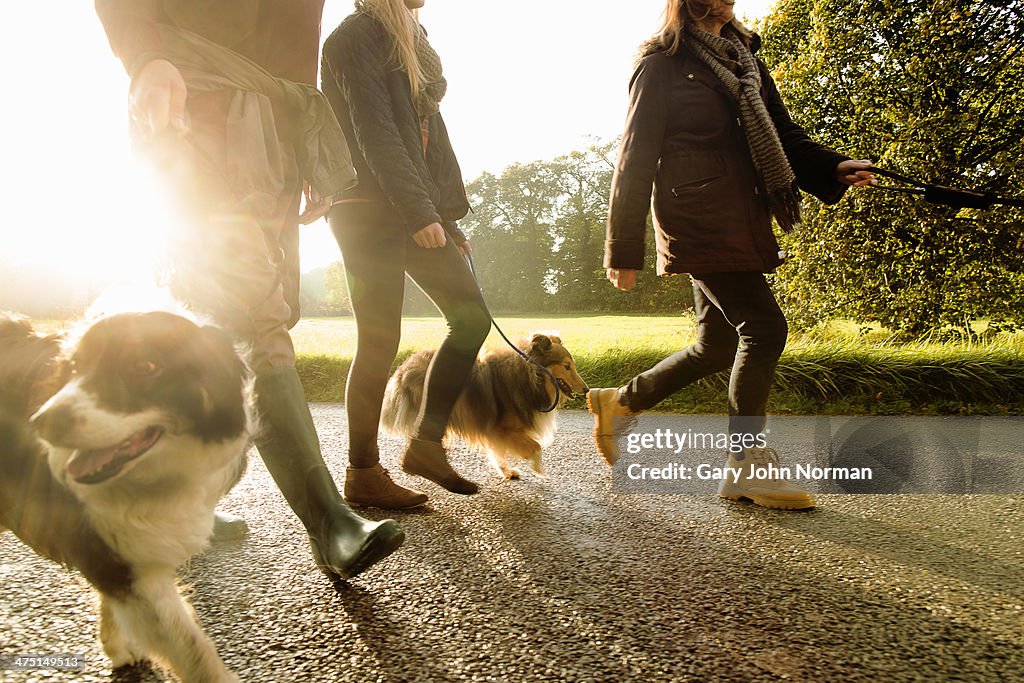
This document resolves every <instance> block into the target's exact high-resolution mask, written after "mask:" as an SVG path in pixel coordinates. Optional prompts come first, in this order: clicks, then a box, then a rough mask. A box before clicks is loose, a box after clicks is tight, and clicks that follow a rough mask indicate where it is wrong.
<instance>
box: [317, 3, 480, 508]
mask: <svg viewBox="0 0 1024 683" xmlns="http://www.w3.org/2000/svg"><path fill="white" fill-rule="evenodd" d="M423 4H424V3H423V0H358V1H357V2H356V5H355V12H354V13H353V14H351V15H349V16H348V17H347V18H346V19H345V20H344V21H343V22H342V23H341V25H340V26H338V28H337V29H336V30H335V31H334V32H333V33H332V34H331V35H330V37H328V39H327V41H326V43H325V44H324V50H323V60H322V68H321V78H322V87H323V91H324V93H325V94H326V95H327V98H328V100H329V101H330V102H331V105H332V106H333V107H334V110H335V113H336V114H337V116H338V120H339V121H340V122H341V125H342V128H344V130H345V135H346V137H347V138H348V140H349V143H350V148H351V151H352V156H353V161H354V165H355V169H356V174H357V176H358V178H359V182H358V185H357V186H356V187H355V189H354V190H352V191H350V192H347V193H345V194H343V195H342V197H341V198H340V199H338V200H336V203H335V205H334V207H333V209H332V210H331V213H330V216H329V220H330V224H331V230H332V231H333V232H334V236H335V238H336V239H337V240H338V245H339V247H340V248H341V253H342V256H343V259H344V262H345V272H346V277H347V281H348V288H349V296H350V298H351V302H352V312H353V314H354V315H355V319H356V327H357V336H358V341H357V348H356V355H355V358H354V360H353V362H352V367H351V371H350V372H349V377H348V385H347V388H346V392H345V407H346V410H347V412H348V425H349V464H350V467H349V469H348V473H347V476H346V480H345V498H346V499H347V500H348V501H349V502H351V503H353V504H360V505H369V506H375V507H382V508H393V509H402V508H410V507H416V506H419V505H422V504H423V503H425V502H426V500H427V496H426V495H425V494H423V493H422V492H419V491H415V490H412V489H408V488H405V487H403V486H400V485H398V484H397V483H395V482H394V481H392V480H391V478H390V476H389V475H388V473H387V471H386V470H385V469H384V468H383V467H381V465H380V458H379V451H378V446H377V431H378V423H379V421H380V415H381V404H382V401H383V398H384V391H385V388H386V386H387V381H388V373H389V371H390V368H391V364H392V362H393V361H394V359H395V356H396V354H397V352H398V342H399V338H400V336H401V325H402V300H403V296H404V291H405V289H404V288H405V276H406V274H407V273H408V275H409V277H410V278H412V280H413V281H414V282H415V283H416V284H417V285H418V286H419V287H420V289H422V290H423V291H424V292H425V293H426V294H427V296H429V297H430V299H431V300H432V301H433V302H434V304H435V305H436V306H437V307H438V309H439V310H440V311H441V313H442V314H444V317H445V319H446V321H447V323H448V335H447V336H446V337H445V340H444V343H442V344H441V347H440V348H439V349H438V351H437V353H436V354H435V355H434V358H433V360H432V361H431V364H430V367H429V369H428V371H427V377H426V384H425V388H424V399H423V401H422V406H421V409H420V414H419V416H418V421H417V424H418V427H417V430H416V433H415V437H414V438H412V439H411V440H410V441H409V444H408V447H407V448H406V450H405V452H404V454H403V455H402V456H401V461H400V466H401V468H402V470H404V471H405V472H407V473H409V474H414V475H418V476H420V477H423V478H425V479H428V480H430V481H433V482H435V483H436V484H438V485H440V486H442V487H444V488H445V489H447V490H449V491H452V492H454V493H460V494H473V493H476V492H477V485H476V484H475V483H474V482H472V481H469V480H467V479H465V478H464V477H462V476H461V475H460V474H459V473H458V472H456V471H455V470H454V469H453V468H452V466H451V465H450V464H449V462H448V455H447V453H446V451H445V449H444V447H443V446H442V444H441V440H442V437H443V436H444V433H445V430H446V429H447V425H448V419H449V416H450V415H451V412H452V408H453V406H454V405H455V401H456V400H457V399H458V397H459V394H460V393H461V392H462V390H463V388H464V387H465V386H466V383H467V382H468V380H469V375H470V372H471V371H472V368H473V365H474V363H475V362H476V357H477V353H478V352H479V350H480V346H481V345H482V344H483V342H484V339H485V338H486V336H487V333H488V331H489V330H490V325H491V322H490V315H489V314H488V312H487V308H486V306H485V304H484V302H483V298H482V296H481V294H480V289H479V288H478V287H477V285H476V282H475V280H474V278H473V275H472V273H471V271H470V269H469V267H468V265H467V263H466V260H465V256H466V255H468V253H469V244H468V242H467V241H466V238H465V236H464V235H463V234H462V233H461V232H460V231H459V229H458V227H456V221H457V220H458V219H460V218H462V217H463V216H465V215H466V213H467V212H468V211H469V201H468V200H467V198H466V190H465V188H464V187H463V182H462V172H461V170H460V168H459V163H458V161H457V160H456V158H455V153H454V152H453V151H452V146H451V142H450V141H449V138H448V132H447V130H446V128H445V124H444V120H443V119H442V118H441V114H440V110H439V108H440V102H441V99H442V98H443V97H444V94H445V91H446V89H447V82H446V81H445V78H444V75H443V72H442V69H441V61H440V59H439V58H438V55H437V53H436V52H435V51H434V49H433V48H432V47H431V45H430V42H429V41H428V39H427V34H426V32H425V31H424V29H423V27H422V26H420V24H419V21H418V17H417V12H416V10H418V9H419V8H420V7H422V6H423Z"/></svg>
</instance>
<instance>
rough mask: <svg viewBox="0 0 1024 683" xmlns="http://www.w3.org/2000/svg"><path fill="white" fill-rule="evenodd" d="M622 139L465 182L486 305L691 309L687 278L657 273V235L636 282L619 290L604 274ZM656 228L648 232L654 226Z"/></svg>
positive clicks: (468, 228) (468, 227) (466, 224)
mask: <svg viewBox="0 0 1024 683" xmlns="http://www.w3.org/2000/svg"><path fill="white" fill-rule="evenodd" d="M615 147H616V143H614V142H610V143H604V144H598V145H593V146H591V147H590V148H589V149H587V150H584V151H578V152H573V153H571V154H568V155H566V156H562V157H559V158H557V159H555V160H553V161H538V162H533V163H529V164H516V165H514V166H510V167H509V168H507V169H505V171H504V172H503V173H502V174H501V175H498V176H496V175H493V174H490V173H485V174H483V175H482V176H480V177H479V178H477V179H476V180H475V181H473V182H472V183H470V184H469V186H468V187H467V190H468V193H469V197H470V203H471V204H472V206H473V213H472V214H471V215H470V216H467V217H466V218H465V219H464V220H463V221H462V228H463V230H464V231H465V232H466V234H467V236H469V238H470V239H471V241H472V244H473V249H474V252H473V253H474V259H475V262H476V267H477V273H478V276H479V278H480V282H481V284H482V286H483V289H484V294H485V296H486V298H487V302H488V304H489V305H490V306H491V308H492V309H494V310H495V311H500V312H506V313H511V312H537V311H552V312H569V311H609V312H612V311H616V312H622V311H675V310H680V309H681V308H684V307H687V306H690V305H692V301H693V299H692V294H691V293H690V290H689V286H688V282H687V281H686V279H685V278H669V279H666V278H658V277H657V276H656V275H655V274H654V269H653V253H654V248H653V240H652V239H651V236H650V234H649V235H648V238H649V241H650V242H651V243H649V244H648V250H647V251H648V256H649V259H648V261H649V264H648V265H649V267H648V268H647V269H645V270H644V271H642V272H641V274H640V277H639V279H638V287H637V289H636V290H635V291H634V292H630V293H628V294H625V293H622V292H618V291H617V290H615V289H614V288H613V287H612V286H611V285H610V284H609V283H608V281H607V280H606V279H605V273H604V269H603V268H602V265H601V264H602V259H603V254H604V240H605V222H606V220H607V214H608V196H609V192H610V189H611V177H612V168H613V166H612V162H611V161H610V160H609V156H610V155H612V154H614V150H615ZM648 232H649V233H650V231H648Z"/></svg>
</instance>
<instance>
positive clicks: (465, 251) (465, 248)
mask: <svg viewBox="0 0 1024 683" xmlns="http://www.w3.org/2000/svg"><path fill="white" fill-rule="evenodd" d="M459 251H461V252H462V256H463V258H469V255H470V254H472V253H473V247H471V246H469V240H466V241H465V242H463V243H462V244H460V245H459Z"/></svg>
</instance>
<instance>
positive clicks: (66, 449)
mask: <svg viewBox="0 0 1024 683" xmlns="http://www.w3.org/2000/svg"><path fill="white" fill-rule="evenodd" d="M250 385H251V383H250V376H249V371H248V369H247V367H246V365H245V363H244V361H243V359H242V358H241V356H240V355H239V354H238V352H237V351H236V349H235V346H234V344H233V343H232V341H231V339H230V338H229V337H228V336H227V335H226V334H225V333H224V332H223V331H222V330H219V329H217V328H214V327H207V326H201V325H199V324H197V323H195V322H193V321H192V320H190V319H188V318H186V317H183V316H180V315H176V314H173V313H166V312H148V313H121V314H117V315H111V316H107V317H103V318H100V319H98V320H96V321H95V322H93V323H92V324H90V325H89V326H88V327H87V329H85V331H84V332H83V333H82V334H81V336H79V337H78V338H77V339H76V340H65V339H61V338H58V337H56V336H53V335H51V336H43V335H39V334H36V333H35V332H34V331H33V329H32V326H31V325H30V324H29V323H27V322H26V321H23V320H19V319H15V318H13V317H10V316H0V530H2V529H3V528H4V527H6V528H8V529H10V530H12V531H13V532H14V533H15V534H16V535H17V536H18V537H19V538H20V539H21V540H22V541H24V542H25V543H26V544H27V545H28V546H30V547H31V548H33V549H34V550H35V551H36V552H37V553H39V554H40V555H42V556H44V557H47V558H50V559H52V560H55V561H57V562H60V563H61V564H64V565H66V566H70V567H73V568H75V569H77V570H78V571H80V572H81V573H82V575H83V576H85V578H86V579H87V580H88V581H89V582H90V583H91V584H92V585H93V586H94V587H95V588H96V590H97V591H99V594H100V598H101V600H100V608H101V618H100V640H101V642H102V645H103V648H104V650H105V651H106V653H107V655H108V656H109V657H110V660H111V662H112V664H113V666H114V667H119V666H123V665H127V664H131V663H135V662H139V661H142V660H146V659H155V660H157V661H162V662H165V663H166V664H168V665H169V666H170V667H171V668H172V669H173V670H174V671H175V672H176V673H177V675H178V676H179V677H180V678H181V679H182V680H184V681H186V682H188V681H217V682H220V681H234V680H237V678H236V677H235V676H234V675H233V674H232V673H231V672H230V671H229V670H228V669H227V668H226V667H225V665H224V664H223V662H222V661H221V659H220V657H219V656H218V655H217V652H216V650H215V648H214V646H213V644H212V642H211V641H210V639H209V638H208V637H207V636H206V634H205V633H204V632H203V631H202V629H201V628H200V626H199V625H198V624H197V623H196V619H195V616H194V614H193V612H192V609H191V607H190V606H189V605H188V604H187V603H186V602H185V600H184V599H183V598H182V597H181V595H180V594H179V592H178V587H177V583H176V578H175V574H176V570H177V569H178V567H180V566H181V565H182V564H184V563H185V562H186V561H187V560H188V559H189V558H190V557H192V556H193V555H195V554H197V553H199V552H200V551H201V550H202V549H203V548H204V547H205V546H206V544H207V542H208V539H209V537H210V535H211V532H212V529H213V510H214V506H215V505H216V504H217V501H218V500H219V499H220V498H221V497H222V496H223V495H224V494H225V493H227V491H228V490H229V489H230V488H231V487H232V486H234V484H235V483H237V482H238V480H239V479H240V478H241V476H242V474H243V472H244V470H245V453H246V451H247V450H248V447H249V445H250V441H251V436H252V433H253V429H254V419H253V414H252V408H251V400H250Z"/></svg>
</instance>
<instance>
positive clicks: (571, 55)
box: [0, 0, 774, 284]
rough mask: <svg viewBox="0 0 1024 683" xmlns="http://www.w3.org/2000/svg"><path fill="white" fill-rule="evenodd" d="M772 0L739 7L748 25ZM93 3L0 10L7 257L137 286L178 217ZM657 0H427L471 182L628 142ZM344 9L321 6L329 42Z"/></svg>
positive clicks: (321, 258) (311, 233)
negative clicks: (140, 152)
mask: <svg viewBox="0 0 1024 683" xmlns="http://www.w3.org/2000/svg"><path fill="white" fill-rule="evenodd" d="M773 2H774V0H738V1H737V3H736V12H737V14H738V15H740V16H741V17H745V18H747V19H754V18H757V17H760V16H763V15H764V14H766V13H767V11H768V10H769V8H770V5H771V4H773ZM92 5H93V3H92V2H87V1H83V0H76V1H74V2H61V3H59V8H60V11H59V12H58V11H55V7H57V5H54V4H53V3H44V2H37V3H17V6H16V8H13V9H12V8H8V9H6V10H5V11H4V19H5V20H4V22H2V24H3V26H2V27H0V59H2V60H3V63H4V64H5V68H4V71H5V74H4V76H5V81H6V86H7V93H8V94H7V96H5V98H4V99H5V104H6V105H7V106H5V107H3V109H2V111H0V123H2V130H3V133H4V135H3V143H2V149H3V150H4V152H3V156H4V158H5V160H6V164H5V166H6V169H7V172H6V173H4V174H3V178H4V179H3V181H2V187H3V190H4V194H3V198H4V206H5V207H6V208H7V216H6V220H5V223H6V230H5V233H6V234H5V237H4V239H3V242H2V246H0V252H2V257H3V258H2V259H0V261H5V262H13V263H16V264H32V265H34V266H38V267H40V268H50V269H61V270H62V271H64V272H66V273H69V274H72V275H75V276H78V275H80V276H81V277H82V278H92V279H96V278H99V279H102V280H109V281H112V282H114V283H117V284H130V283H132V282H135V281H139V280H141V279H144V278H146V277H147V276H148V274H149V273H150V271H151V267H152V260H153V255H154V252H155V251H156V250H157V249H158V245H159V240H160V238H161V236H162V235H163V234H165V233H166V232H167V231H168V230H172V229H173V218H172V216H171V215H170V210H169V208H168V206H167V204H166V203H165V202H164V199H163V197H162V196H161V194H160V191H159V183H158V182H157V181H156V180H155V179H154V178H152V177H151V175H150V174H149V173H148V172H146V170H145V167H144V166H143V165H142V164H140V163H138V161H137V160H136V159H135V158H134V157H133V155H132V152H131V150H130V148H129V145H128V136H127V127H128V122H127V91H128V80H127V78H126V77H125V75H124V72H123V70H122V68H121V65H120V62H118V61H117V60H116V59H114V57H113V56H112V55H111V53H110V49H109V46H108V45H107V42H106V38H105V36H104V34H103V30H102V27H101V26H100V23H99V20H98V19H96V16H95V14H94V12H93V7H92ZM663 6H664V0H628V1H623V0H515V1H509V2H503V3H498V2H489V1H487V0H427V3H426V6H425V8H424V9H423V10H422V11H421V13H420V21H421V22H422V23H423V25H424V26H425V27H426V28H427V30H428V31H429V32H430V39H431V44H432V45H433V46H434V48H435V49H436V50H437V52H438V53H439V54H440V56H441V59H442V62H443V63H444V68H445V76H446V77H447V79H448V82H449V89H448V95H447V96H446V97H445V99H444V101H443V102H442V103H441V111H442V113H443V115H444V117H445V121H446V123H447V125H448V128H449V131H450V134H451V138H452V145H453V147H454V148H455V152H456V154H457V156H458V157H459V159H460V163H461V165H462V168H463V175H464V177H465V178H466V180H467V181H469V180H472V179H473V178H475V177H477V176H478V175H479V174H480V173H481V172H483V171H490V172H495V173H500V172H501V170H502V169H504V168H505V167H506V166H508V165H510V164H512V163H516V162H530V161H534V160H537V159H551V158H554V157H556V156H558V155H560V154H564V153H567V152H570V151H572V150H574V149H579V148H582V147H585V146H587V145H588V144H590V142H591V141H592V140H593V139H595V138H596V139H602V140H603V139H609V138H612V137H614V136H615V135H617V134H618V133H619V132H620V128H621V127H622V124H623V120H624V117H625V109H626V87H627V84H628V80H629V76H630V73H631V71H632V59H633V55H634V53H635V50H636V47H637V45H638V44H639V43H641V42H642V41H643V40H644V39H646V38H647V37H649V36H650V35H651V34H652V33H653V32H654V30H655V29H656V28H657V24H658V19H659V16H660V13H661V10H662V8H663ZM351 11H352V2H351V0H327V6H326V8H325V12H324V20H323V35H324V37H326V36H327V34H329V33H330V31H331V30H332V29H333V28H334V27H335V26H336V25H337V24H338V23H339V22H340V21H341V20H342V19H343V18H344V17H345V16H346V15H347V14H349V13H350V12H351ZM302 245H303V247H302V261H303V270H304V271H308V270H310V269H313V268H316V267H321V266H324V265H327V264H329V263H331V262H333V261H337V260H338V259H339V256H338V250H337V246H336V244H335V243H334V240H333V238H331V236H330V233H329V231H328V230H327V227H326V224H325V223H323V222H321V223H318V224H315V225H313V226H308V227H307V228H304V229H303V235H302Z"/></svg>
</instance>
